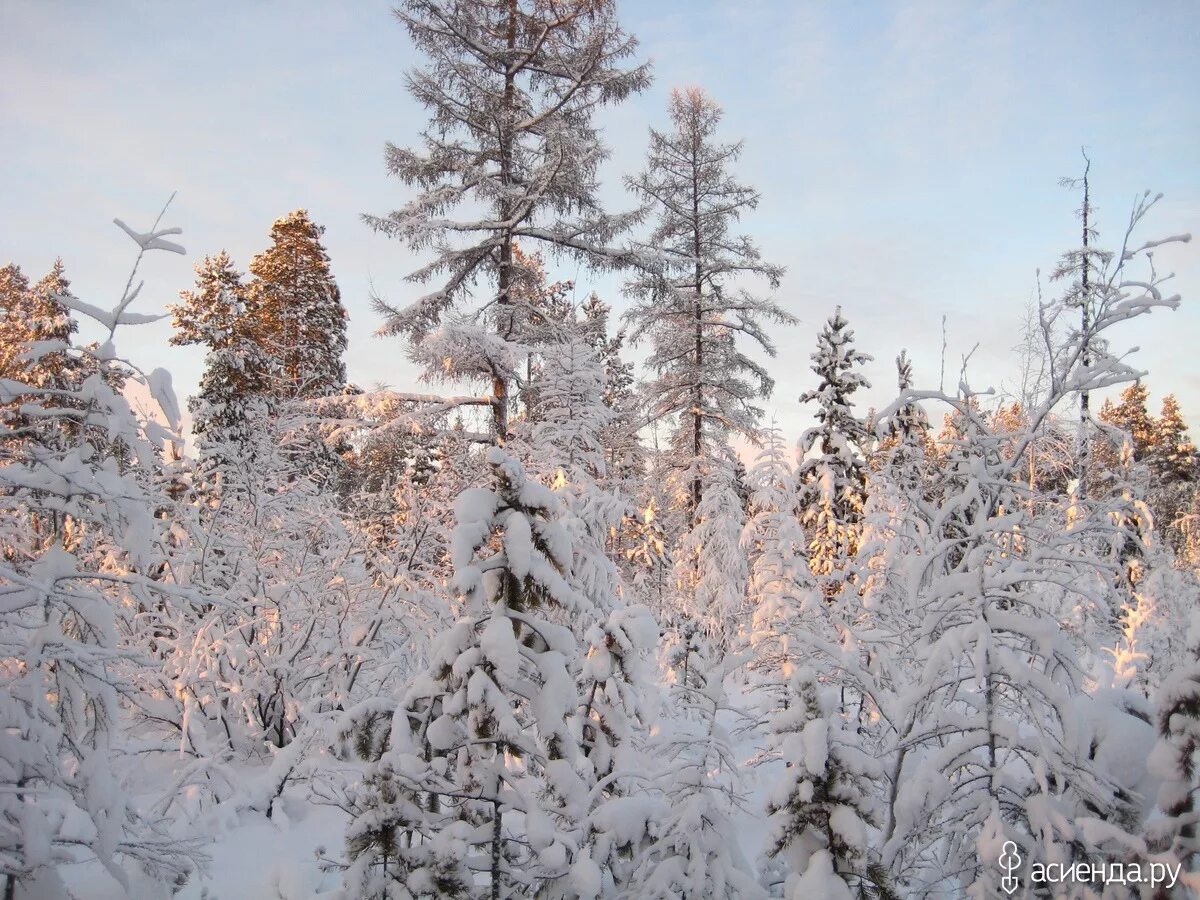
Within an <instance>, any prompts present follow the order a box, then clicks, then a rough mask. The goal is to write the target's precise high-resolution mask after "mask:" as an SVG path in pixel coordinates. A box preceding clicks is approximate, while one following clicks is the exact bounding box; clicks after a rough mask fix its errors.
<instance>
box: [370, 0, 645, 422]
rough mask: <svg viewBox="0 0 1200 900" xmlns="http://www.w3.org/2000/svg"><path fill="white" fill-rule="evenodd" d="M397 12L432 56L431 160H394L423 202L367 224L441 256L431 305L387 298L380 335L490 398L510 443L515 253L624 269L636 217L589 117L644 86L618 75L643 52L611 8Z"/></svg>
mask: <svg viewBox="0 0 1200 900" xmlns="http://www.w3.org/2000/svg"><path fill="white" fill-rule="evenodd" d="M396 15H397V17H398V18H399V20H400V21H401V23H403V25H404V26H405V28H406V29H407V30H408V33H409V36H410V37H411V38H412V40H413V42H414V44H415V45H416V47H417V49H418V50H419V51H420V52H421V53H423V54H425V56H426V57H427V59H428V63H427V65H426V66H425V67H424V68H421V69H417V70H415V71H413V72H412V73H411V74H410V76H409V82H408V83H409V90H410V92H411V93H412V95H413V97H414V98H415V99H416V100H417V101H418V102H419V103H420V104H422V105H423V106H425V107H426V108H427V109H429V110H430V112H431V114H432V118H431V120H430V122H429V125H428V127H427V128H426V129H425V130H424V131H423V133H422V138H423V146H422V147H421V148H419V149H403V148H400V147H395V146H392V145H388V148H387V166H388V170H389V172H390V173H391V174H392V175H394V176H396V177H397V178H399V179H400V180H401V181H403V182H404V183H405V184H406V185H409V186H412V187H415V188H417V189H418V190H419V192H420V193H419V194H418V196H417V197H416V198H414V199H413V200H411V201H410V202H409V203H408V204H407V205H406V206H404V207H402V208H401V209H398V210H396V211H395V212H393V213H391V214H390V215H387V216H382V217H374V216H371V217H368V218H367V221H368V222H369V223H370V224H371V225H372V227H374V228H376V229H377V230H379V231H382V232H384V233H386V234H389V235H391V236H394V237H397V238H399V239H401V240H403V241H405V243H407V244H408V245H409V247H410V248H411V249H413V250H414V251H416V252H418V253H420V252H424V251H427V250H432V251H433V253H434V257H433V259H432V260H430V262H428V263H427V264H426V265H424V266H423V267H421V268H420V269H418V270H417V271H416V272H414V273H413V274H412V275H411V276H410V279H411V280H412V281H414V282H418V283H431V284H432V289H431V290H430V291H429V292H428V293H426V294H424V295H423V296H421V297H419V298H418V299H417V300H415V301H413V302H412V303H410V304H408V305H407V306H404V307H399V308H398V307H394V306H391V305H388V304H386V303H384V302H382V301H380V302H379V304H378V305H379V307H380V310H381V312H382V313H383V314H384V315H386V317H387V321H386V323H385V325H384V327H383V331H384V332H385V333H388V334H396V335H401V336H403V337H405V338H407V339H408V341H409V342H410V352H411V354H412V356H413V357H414V359H416V360H417V361H418V362H419V363H420V364H421V365H422V366H423V367H424V369H425V373H426V376H427V377H428V378H431V379H434V380H448V381H453V382H461V381H466V382H469V383H475V384H479V385H481V386H485V389H487V390H488V391H489V392H490V393H489V394H488V395H487V400H488V402H489V403H490V405H491V407H492V427H491V433H492V434H493V436H494V437H496V438H498V439H500V440H501V441H502V440H504V439H505V438H506V437H507V436H508V432H509V424H508V421H509V413H510V409H509V407H510V386H511V383H512V381H513V380H514V378H515V377H516V376H517V374H518V371H519V366H520V365H521V364H522V362H523V361H524V359H525V358H526V353H525V351H524V349H523V348H522V346H521V345H520V343H519V341H518V336H517V335H516V331H517V330H518V328H519V324H520V321H521V320H522V319H523V318H524V316H525V310H524V309H522V308H521V301H520V297H519V293H520V288H521V286H522V279H523V278H525V277H526V276H525V274H524V270H523V269H522V268H521V267H518V266H517V265H516V264H515V262H516V261H515V249H516V246H517V244H518V242H519V243H521V244H522V245H523V246H525V247H527V248H528V249H529V250H530V251H532V250H534V249H536V248H537V247H538V246H547V247H549V248H550V249H552V250H556V251H560V252H565V253H568V254H570V255H573V256H574V257H576V258H578V259H579V260H581V261H582V262H584V263H586V264H589V265H598V266H611V265H618V264H625V263H626V262H628V261H629V257H628V255H627V254H624V253H618V252H616V251H614V250H612V249H611V245H612V243H613V241H614V239H615V238H616V236H617V235H618V234H619V233H620V232H622V231H624V230H625V228H626V227H627V226H628V225H630V224H631V223H632V221H633V219H632V217H629V216H613V215H609V214H607V213H606V212H605V211H604V210H603V209H602V208H601V206H600V203H599V201H598V199H597V187H598V186H597V180H596V173H597V167H598V166H599V164H600V163H601V162H602V161H603V160H604V158H605V156H606V155H607V151H606V150H605V148H604V146H603V144H602V143H601V141H600V137H599V133H598V130H597V128H596V126H595V125H594V124H593V123H592V114H593V112H594V111H595V110H596V109H598V108H600V107H603V106H606V105H609V104H613V103H619V102H620V101H622V100H623V99H625V98H626V97H628V96H629V95H630V94H632V93H636V92H638V91H640V90H642V89H643V88H645V87H646V85H647V84H648V83H649V68H648V66H646V65H633V66H631V67H629V68H622V66H623V65H625V63H626V61H627V60H629V59H631V58H632V57H633V56H634V54H635V53H636V50H637V42H636V41H635V40H634V39H633V38H631V37H629V36H628V35H626V34H625V33H624V32H623V31H622V30H621V28H620V26H619V25H618V23H617V20H616V7H615V4H614V3H612V2H610V0H601V2H594V0H586V2H585V0H571V2H567V3H562V4H553V5H547V4H545V3H541V2H531V0H515V2H514V0H504V2H500V0H489V2H483V3H469V4H466V3H460V4H451V5H446V4H444V3H440V2H434V0H406V2H404V3H402V4H401V5H400V6H399V7H398V8H397V10H396ZM459 210H461V212H460V213H459V215H458V216H457V217H455V213H456V211H459ZM475 216H477V217H475ZM479 285H482V288H481V290H482V293H481V294H480V295H479V296H476V295H475V290H476V288H477V286H479Z"/></svg>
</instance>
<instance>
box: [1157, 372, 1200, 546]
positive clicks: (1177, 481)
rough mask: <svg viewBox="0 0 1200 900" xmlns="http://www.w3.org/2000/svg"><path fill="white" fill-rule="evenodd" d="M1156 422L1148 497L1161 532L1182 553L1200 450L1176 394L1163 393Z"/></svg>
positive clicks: (1199, 467) (1199, 472) (1197, 478)
mask: <svg viewBox="0 0 1200 900" xmlns="http://www.w3.org/2000/svg"><path fill="white" fill-rule="evenodd" d="M1154 426H1155V428H1154V444H1153V446H1152V447H1151V449H1150V450H1149V452H1148V454H1147V459H1146V462H1147V465H1148V467H1149V469H1150V477H1151V485H1150V490H1149V491H1148V496H1147V500H1148V502H1149V503H1150V508H1151V509H1153V510H1154V519H1155V524H1156V526H1157V528H1158V531H1159V533H1160V534H1162V535H1163V538H1164V540H1165V541H1166V542H1167V543H1168V544H1169V545H1170V546H1171V547H1172V548H1173V549H1174V550H1175V551H1176V552H1177V553H1178V552H1179V551H1181V550H1182V549H1183V546H1184V528H1183V525H1184V523H1183V521H1182V520H1183V518H1184V516H1186V515H1187V514H1188V512H1189V509H1188V507H1189V506H1190V505H1191V500H1192V497H1193V495H1194V494H1195V492H1196V489H1197V486H1198V485H1200V454H1198V453H1197V451H1196V445H1195V443H1194V442H1193V441H1192V439H1191V437H1189V435H1188V429H1187V424H1186V423H1185V422H1184V420H1183V414H1182V413H1181V412H1180V410H1179V402H1178V401H1177V400H1176V399H1175V397H1174V395H1172V394H1167V395H1166V396H1165V397H1163V401H1162V410H1161V411H1160V413H1159V415H1158V418H1157V419H1156V420H1155V422H1154Z"/></svg>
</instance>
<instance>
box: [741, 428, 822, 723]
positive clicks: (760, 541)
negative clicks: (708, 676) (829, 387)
mask: <svg viewBox="0 0 1200 900" xmlns="http://www.w3.org/2000/svg"><path fill="white" fill-rule="evenodd" d="M789 456H790V454H789V453H787V451H786V450H785V445H784V441H783V438H782V437H781V436H780V434H779V430H778V429H776V428H774V427H772V428H770V429H768V430H767V432H766V434H765V436H764V439H763V448H762V451H761V452H760V453H759V456H758V459H757V460H756V461H755V463H754V465H753V466H752V467H751V468H750V472H749V474H748V478H747V481H748V484H749V487H750V504H749V508H748V511H747V512H748V515H747V521H746V527H745V528H744V529H743V531H742V538H741V544H742V549H743V551H744V552H745V553H746V555H747V557H748V563H749V583H748V585H747V587H748V591H747V597H748V601H749V604H750V620H751V622H750V632H749V646H750V650H751V659H750V663H749V666H750V669H751V671H752V673H753V676H754V678H753V680H754V685H755V688H756V690H757V691H759V692H761V694H762V696H761V697H760V698H758V700H759V704H760V706H761V709H762V711H763V712H764V713H766V714H768V715H770V714H772V713H773V712H774V711H775V710H776V709H778V708H779V707H781V706H786V705H787V704H788V703H789V702H790V700H789V697H790V693H791V690H790V686H789V682H790V679H791V675H792V673H793V672H794V671H795V670H796V669H797V668H799V666H800V665H801V660H802V659H803V657H804V648H803V646H802V645H801V644H800V642H799V640H798V634H799V632H800V631H801V630H808V629H811V628H812V627H813V624H814V623H813V621H812V619H813V616H812V613H813V609H814V603H815V602H816V601H817V599H818V597H817V593H816V586H815V584H814V582H813V578H812V573H811V572H809V570H808V562H807V560H806V559H805V551H806V549H807V541H806V540H805V538H804V531H803V529H802V528H801V527H800V515H799V505H798V495H797V493H796V477H795V471H794V470H793V468H792V466H791V464H790V462H789V458H788V457H789Z"/></svg>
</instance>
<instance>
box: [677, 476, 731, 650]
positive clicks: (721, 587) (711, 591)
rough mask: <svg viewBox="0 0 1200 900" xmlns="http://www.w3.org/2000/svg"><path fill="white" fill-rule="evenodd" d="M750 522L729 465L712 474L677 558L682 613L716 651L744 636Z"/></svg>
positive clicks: (706, 480)
mask: <svg viewBox="0 0 1200 900" xmlns="http://www.w3.org/2000/svg"><path fill="white" fill-rule="evenodd" d="M745 524H746V518H745V512H744V510H743V508H742V501H741V498H740V497H738V495H737V492H736V491H735V490H734V484H733V473H732V470H731V467H730V466H728V465H722V466H714V467H712V468H710V470H709V473H708V475H707V476H706V478H705V483H704V490H703V493H702V494H701V497H700V505H699V506H698V507H697V508H696V513H695V517H694V519H693V525H692V527H691V529H689V530H688V532H687V533H686V534H685V535H684V536H683V537H682V539H681V540H680V542H679V547H678V550H677V551H676V554H675V569H676V571H675V579H676V590H677V591H678V595H679V596H678V601H677V602H678V610H679V612H680V613H681V615H682V617H683V618H685V619H688V620H691V621H694V622H695V623H696V624H698V625H699V626H700V628H701V630H702V631H703V632H704V633H705V635H707V636H708V637H709V638H711V639H712V641H713V644H714V646H715V647H718V648H720V649H722V650H724V649H726V648H728V647H729V646H730V645H731V643H732V642H733V641H734V640H735V639H737V637H738V635H739V633H742V632H743V631H744V625H745V623H744V621H743V616H744V614H745V609H746V581H747V578H748V576H749V573H748V571H747V566H746V554H745V553H744V552H743V551H742V546H741V542H742V531H743V529H744V528H745Z"/></svg>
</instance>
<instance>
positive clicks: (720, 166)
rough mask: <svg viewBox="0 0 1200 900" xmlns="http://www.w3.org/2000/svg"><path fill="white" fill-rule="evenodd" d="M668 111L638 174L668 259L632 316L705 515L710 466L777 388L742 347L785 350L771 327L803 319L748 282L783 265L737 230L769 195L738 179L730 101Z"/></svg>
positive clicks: (680, 472) (774, 275)
mask: <svg viewBox="0 0 1200 900" xmlns="http://www.w3.org/2000/svg"><path fill="white" fill-rule="evenodd" d="M669 112H670V117H671V126H672V127H671V129H670V130H669V131H658V130H656V129H651V130H650V150H649V154H648V158H647V167H646V169H645V171H643V172H642V173H641V174H640V175H637V176H636V177H633V178H630V179H629V181H628V185H629V187H630V188H631V189H632V190H633V191H634V192H635V193H636V194H638V195H639V196H640V197H642V198H643V200H644V201H645V202H646V203H647V204H648V207H649V209H650V210H651V211H653V213H654V214H655V215H656V217H657V218H656V222H655V228H654V230H653V232H652V233H651V235H650V237H649V239H648V241H647V244H648V245H649V246H650V247H653V248H654V249H655V251H656V252H657V253H658V254H659V255H660V261H659V264H658V265H657V266H656V268H655V269H653V270H650V271H646V272H643V273H641V274H639V275H638V276H637V277H636V278H634V279H633V280H632V281H631V282H630V283H629V286H628V291H629V293H630V294H631V295H632V297H633V298H634V306H633V308H632V309H631V310H630V311H629V313H628V314H627V316H628V319H629V321H630V323H631V325H632V331H631V333H630V338H631V340H633V341H634V342H637V341H639V340H642V339H644V338H648V339H649V340H650V342H651V343H652V345H653V350H652V351H651V353H650V356H649V358H648V359H647V361H646V364H647V366H648V367H649V368H650V369H651V370H652V371H653V372H654V378H653V379H652V380H651V381H650V383H649V384H648V385H647V386H646V402H647V404H648V405H649V408H650V413H651V415H653V416H654V417H656V418H665V417H674V419H675V431H674V434H673V435H672V438H671V454H672V460H671V462H672V466H673V467H674V468H675V469H676V471H677V476H678V477H679V479H680V481H681V483H682V486H683V493H684V495H685V497H684V505H685V506H686V508H687V510H688V513H689V518H694V517H695V515H696V511H697V509H698V508H699V506H700V500H701V494H702V492H703V489H704V478H705V473H706V471H707V470H708V469H709V468H710V466H711V465H712V464H713V462H714V461H717V460H722V459H724V458H726V457H727V456H728V455H729V450H728V442H729V439H730V437H732V436H734V435H737V436H740V437H743V438H746V439H748V440H750V441H752V442H753V441H756V440H757V439H758V437H759V433H760V423H761V420H762V409H761V408H760V407H759V406H757V405H756V402H755V401H757V400H760V399H765V398H766V397H769V396H770V394H771V391H772V389H773V388H774V382H773V381H772V379H771V377H770V376H769V375H768V374H767V372H766V370H765V369H764V368H763V367H762V366H761V365H760V364H759V363H758V362H756V361H755V360H754V359H752V358H751V357H750V356H748V355H747V354H746V352H745V350H744V349H743V347H742V346H739V344H750V345H752V346H754V347H755V348H756V349H758V350H760V351H762V352H764V353H765V354H766V355H768V356H774V355H775V347H774V344H773V343H772V341H771V339H770V337H769V336H768V334H767V332H766V327H765V326H766V325H767V324H768V323H775V324H788V325H790V324H794V323H795V321H796V320H795V318H794V317H793V316H792V315H791V314H790V313H788V312H787V311H785V310H784V309H783V308H782V307H781V306H780V305H779V304H778V303H776V302H775V301H774V300H772V299H770V298H768V297H762V296H757V295H755V294H753V293H751V292H750V291H749V290H746V289H745V288H743V287H742V286H741V285H742V284H743V283H744V282H745V280H747V279H750V278H758V279H762V280H765V281H766V283H767V285H768V286H769V287H770V288H776V287H778V286H779V281H780V279H781V278H782V277H783V271H784V270H783V269H782V268H781V267H779V266H776V265H772V264H770V263H768V262H766V261H765V260H763V258H762V256H761V254H760V253H759V250H758V248H757V247H756V246H755V245H754V243H753V242H752V241H751V239H750V238H749V237H747V236H745V235H739V234H736V233H735V232H734V231H733V228H734V226H735V225H736V224H737V222H738V221H739V220H740V219H741V217H742V215H743V214H744V213H746V212H748V211H750V210H753V209H754V208H755V207H757V206H758V202H759V194H758V192H757V191H755V190H754V189H753V188H751V187H748V186H746V185H744V184H741V183H740V182H738V181H737V180H736V179H735V177H734V175H733V174H732V171H731V169H732V167H733V165H734V164H735V163H736V162H737V160H738V157H739V156H740V155H741V152H742V144H741V142H737V143H721V142H720V141H719V140H718V138H717V130H718V126H719V125H720V122H721V108H720V107H719V106H718V105H717V103H716V102H715V101H714V100H713V99H712V98H711V97H709V96H708V95H707V94H705V93H704V91H702V90H701V89H700V88H695V87H693V88H687V89H685V90H675V91H673V92H672V93H671V101H670V108H669Z"/></svg>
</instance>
